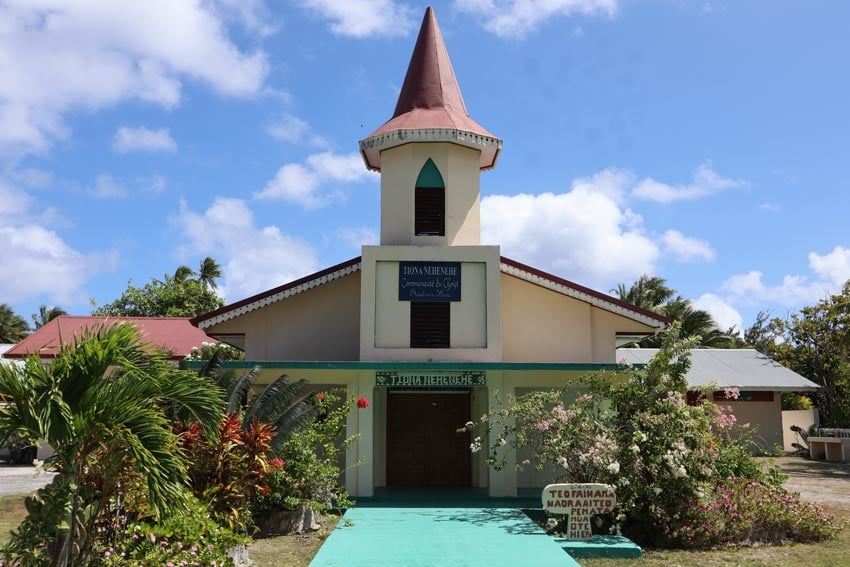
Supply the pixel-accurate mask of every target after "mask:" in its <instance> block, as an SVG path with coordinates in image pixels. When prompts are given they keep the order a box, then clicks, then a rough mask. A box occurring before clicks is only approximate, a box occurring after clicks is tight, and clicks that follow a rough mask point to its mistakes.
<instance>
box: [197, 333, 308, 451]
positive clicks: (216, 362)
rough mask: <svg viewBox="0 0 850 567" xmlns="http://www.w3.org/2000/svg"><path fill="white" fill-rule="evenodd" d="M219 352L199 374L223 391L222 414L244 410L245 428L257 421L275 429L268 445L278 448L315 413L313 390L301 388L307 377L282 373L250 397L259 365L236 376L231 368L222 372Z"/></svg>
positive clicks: (221, 358)
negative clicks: (299, 377) (292, 378)
mask: <svg viewBox="0 0 850 567" xmlns="http://www.w3.org/2000/svg"><path fill="white" fill-rule="evenodd" d="M221 352H222V351H220V350H216V351H215V352H214V353H213V355H212V357H211V358H210V360H208V361H207V362H206V363H205V364H204V366H203V367H202V368H201V369H200V370H199V371H198V374H199V375H201V376H206V377H208V378H212V379H213V380H215V382H216V383H217V385H218V386H219V387H221V388H222V389H223V390H224V392H225V402H226V404H225V407H224V412H225V414H227V415H230V414H232V413H235V412H239V411H241V412H243V415H242V428H243V429H245V430H247V429H248V428H250V427H251V425H252V424H253V423H254V422H256V421H259V422H263V423H271V424H272V425H274V426H275V430H276V435H275V437H274V439H272V443H271V444H272V447H273V448H277V447H279V446H280V445H281V444H282V443H283V442H284V441H286V440H287V439H288V438H289V436H290V435H292V433H293V432H295V431H297V430H298V429H299V428H300V427H302V426H303V425H305V424H307V423H308V422H309V421H310V420H311V419H313V418H314V417H315V416H316V411H317V410H316V406H315V405H314V404H313V403H311V400H312V398H313V393H312V392H305V391H304V387H305V386H306V384H307V380H305V379H304V378H301V379H299V380H295V381H290V380H289V376H288V375H286V374H283V375H282V376H279V377H278V378H277V379H276V380H274V381H273V382H271V383H270V384H267V385H266V386H265V387H263V389H262V390H260V391H259V393H258V394H257V395H255V396H250V393H251V391H252V390H253V389H254V386H255V384H256V382H257V378H258V377H259V376H260V373H261V372H262V367H260V366H254V367H253V368H251V369H250V370H248V371H247V372H245V373H244V374H242V375H241V376H236V374H235V373H234V372H233V371H227V372H223V371H222V369H221V363H222V361H223V357H222V355H221Z"/></svg>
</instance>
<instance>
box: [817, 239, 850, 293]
mask: <svg viewBox="0 0 850 567" xmlns="http://www.w3.org/2000/svg"><path fill="white" fill-rule="evenodd" d="M809 267H810V268H811V269H812V271H813V272H815V274H817V275H818V277H819V278H820V279H822V280H825V281H827V282H829V283H831V284H832V285H833V286H834V289H835V291H838V288H840V287H842V286H843V285H844V283H845V282H847V280H850V249H847V248H844V247H843V246H836V247H835V248H833V250H832V252H830V253H829V254H825V255H823V256H820V255H818V254H817V253H815V252H810V253H809Z"/></svg>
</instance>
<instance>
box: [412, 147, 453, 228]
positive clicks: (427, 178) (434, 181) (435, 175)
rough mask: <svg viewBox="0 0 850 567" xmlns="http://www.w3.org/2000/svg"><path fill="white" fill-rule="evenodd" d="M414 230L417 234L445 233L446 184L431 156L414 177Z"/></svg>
mask: <svg viewBox="0 0 850 567" xmlns="http://www.w3.org/2000/svg"><path fill="white" fill-rule="evenodd" d="M414 209H415V211H414V223H413V224H414V231H415V233H416V234H417V235H425V236H445V235H446V185H445V183H444V182H443V176H442V175H440V170H439V169H437V166H436V165H434V162H433V161H432V160H431V158H428V161H426V162H425V165H423V166H422V170H421V171H420V172H419V177H417V178H416V193H415V196H414Z"/></svg>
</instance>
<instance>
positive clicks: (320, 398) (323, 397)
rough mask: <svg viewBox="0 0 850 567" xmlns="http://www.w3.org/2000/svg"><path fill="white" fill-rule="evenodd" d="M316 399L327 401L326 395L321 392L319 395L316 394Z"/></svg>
mask: <svg viewBox="0 0 850 567" xmlns="http://www.w3.org/2000/svg"><path fill="white" fill-rule="evenodd" d="M316 399H317V400H324V399H325V393H324V392H319V393H318V394H316Z"/></svg>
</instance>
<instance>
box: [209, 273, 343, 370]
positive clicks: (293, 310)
mask: <svg viewBox="0 0 850 567" xmlns="http://www.w3.org/2000/svg"><path fill="white" fill-rule="evenodd" d="M206 331H207V333H208V334H210V335H215V334H216V333H244V334H245V359H246V360H346V361H353V360H359V356H360V272H359V271H357V272H354V273H352V274H348V275H346V276H344V277H342V278H339V279H337V280H334V281H332V282H328V283H326V284H323V285H320V286H318V287H315V288H313V289H310V290H307V291H305V292H302V293H299V294H298V295H294V296H292V297H289V298H287V299H284V300H283V301H278V302H277V303H274V304H272V305H267V306H265V307H262V308H260V309H255V310H254V311H251V312H250V313H246V314H245V315H242V316H240V317H236V318H234V319H230V320H229V321H225V322H223V323H219V324H218V325H214V326H213V327H211V328H209V329H206Z"/></svg>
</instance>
